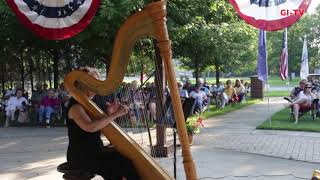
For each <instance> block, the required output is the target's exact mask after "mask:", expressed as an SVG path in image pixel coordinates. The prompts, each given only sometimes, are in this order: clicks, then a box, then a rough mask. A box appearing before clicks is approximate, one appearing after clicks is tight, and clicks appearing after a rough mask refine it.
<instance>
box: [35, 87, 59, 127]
mask: <svg viewBox="0 0 320 180" xmlns="http://www.w3.org/2000/svg"><path fill="white" fill-rule="evenodd" d="M59 105H60V101H59V99H58V98H57V97H55V93H54V90H53V89H49V90H48V93H47V95H46V96H45V97H44V98H43V99H42V100H41V101H40V109H39V122H40V123H46V125H47V127H50V126H49V124H50V118H51V114H52V113H53V112H55V109H56V108H57V107H58V106H59ZM43 118H45V122H43Z"/></svg>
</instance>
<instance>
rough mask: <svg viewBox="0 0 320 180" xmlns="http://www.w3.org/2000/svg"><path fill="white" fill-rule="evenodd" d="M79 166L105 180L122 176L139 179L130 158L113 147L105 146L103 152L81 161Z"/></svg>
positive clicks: (134, 179) (117, 178)
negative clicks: (105, 148)
mask: <svg viewBox="0 0 320 180" xmlns="http://www.w3.org/2000/svg"><path fill="white" fill-rule="evenodd" d="M81 166H82V168H85V169H86V170H88V171H89V172H92V173H94V174H98V175H100V176H102V177H103V178H104V179H107V180H121V179H122V177H125V178H127V179H128V180H139V179H140V178H139V176H138V174H137V172H136V169H135V167H134V166H133V164H132V162H131V160H129V159H127V158H125V157H124V156H122V155H121V154H120V153H119V152H118V151H115V150H113V149H112V150H110V149H109V150H108V148H107V150H105V151H104V152H103V153H99V154H97V155H95V156H93V157H92V158H90V159H89V160H86V162H82V163H81Z"/></svg>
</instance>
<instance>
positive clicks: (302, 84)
mask: <svg viewBox="0 0 320 180" xmlns="http://www.w3.org/2000/svg"><path fill="white" fill-rule="evenodd" d="M307 83H308V81H307V80H305V79H302V80H301V81H300V82H299V86H297V87H294V88H293V90H292V91H291V93H290V98H291V100H293V101H295V100H297V99H298V96H299V94H300V92H301V91H303V90H304V87H305V85H306V84H307Z"/></svg>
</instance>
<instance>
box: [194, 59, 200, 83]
mask: <svg viewBox="0 0 320 180" xmlns="http://www.w3.org/2000/svg"><path fill="white" fill-rule="evenodd" d="M195 62H196V64H195V76H196V82H198V79H199V64H198V63H197V61H195Z"/></svg>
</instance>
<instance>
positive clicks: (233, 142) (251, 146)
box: [198, 98, 320, 163]
mask: <svg viewBox="0 0 320 180" xmlns="http://www.w3.org/2000/svg"><path fill="white" fill-rule="evenodd" d="M283 103H284V101H282V100H281V99H280V100H279V98H272V99H271V100H270V114H274V113H275V112H277V111H279V110H281V109H283ZM266 112H267V109H266V105H265V102H264V103H260V104H257V105H254V106H250V107H248V108H245V109H241V110H238V111H235V112H233V113H229V114H227V115H224V116H220V117H218V118H212V119H208V120H207V121H206V128H204V129H203V131H202V133H201V134H199V138H198V139H200V143H201V144H210V146H212V147H214V148H220V149H228V150H234V151H239V152H247V153H253V154H259V155H265V156H274V157H280V158H285V159H293V160H300V161H306V162H316V163H320V138H319V137H320V134H319V133H308V132H292V131H270V130H256V129H255V127H256V126H257V125H259V124H261V123H262V122H263V121H265V120H266V119H267V117H268V115H267V113H266ZM288 118H289V115H288Z"/></svg>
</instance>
